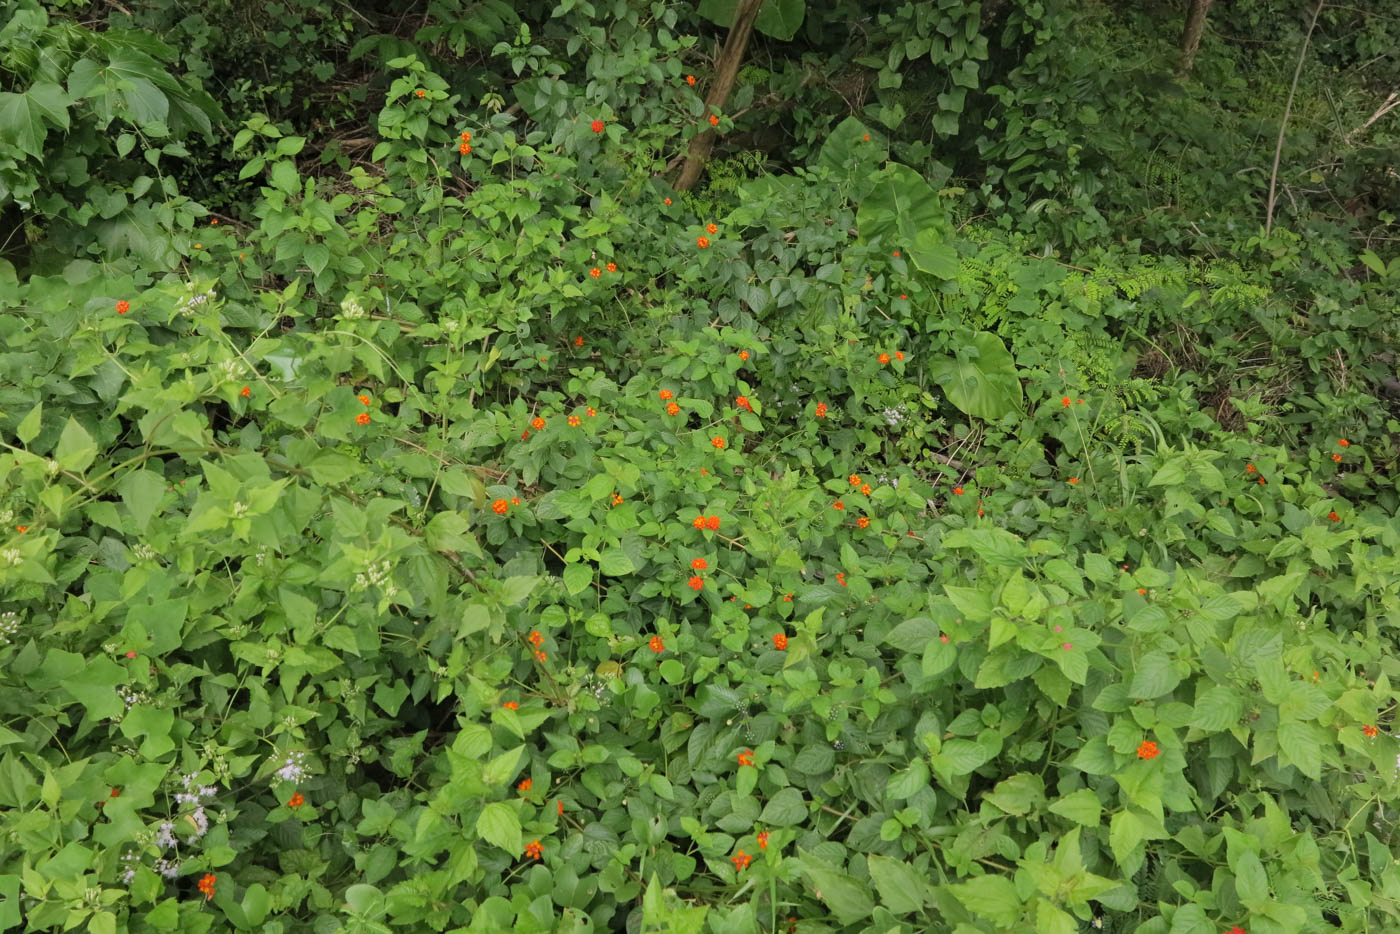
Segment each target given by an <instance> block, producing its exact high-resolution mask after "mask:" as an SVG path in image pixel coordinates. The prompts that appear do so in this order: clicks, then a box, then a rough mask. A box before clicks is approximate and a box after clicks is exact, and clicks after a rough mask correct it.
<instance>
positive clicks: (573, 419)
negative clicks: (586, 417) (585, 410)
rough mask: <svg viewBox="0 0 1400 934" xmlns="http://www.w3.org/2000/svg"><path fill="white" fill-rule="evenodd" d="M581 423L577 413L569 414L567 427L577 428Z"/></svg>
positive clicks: (581, 420)
mask: <svg viewBox="0 0 1400 934" xmlns="http://www.w3.org/2000/svg"><path fill="white" fill-rule="evenodd" d="M581 424H583V419H581V418H579V417H578V416H577V415H570V416H569V427H570V428H577V427H578V426H579V425H581Z"/></svg>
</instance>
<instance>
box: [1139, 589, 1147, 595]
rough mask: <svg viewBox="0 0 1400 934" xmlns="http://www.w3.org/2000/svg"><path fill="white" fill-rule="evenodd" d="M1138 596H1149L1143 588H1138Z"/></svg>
mask: <svg viewBox="0 0 1400 934" xmlns="http://www.w3.org/2000/svg"><path fill="white" fill-rule="evenodd" d="M1138 594H1139V596H1146V595H1147V591H1146V590H1144V589H1143V588H1141V587H1139V588H1138Z"/></svg>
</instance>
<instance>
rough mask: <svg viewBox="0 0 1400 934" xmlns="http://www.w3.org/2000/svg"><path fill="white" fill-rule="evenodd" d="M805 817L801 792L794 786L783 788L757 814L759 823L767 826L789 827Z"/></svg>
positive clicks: (804, 805)
mask: <svg viewBox="0 0 1400 934" xmlns="http://www.w3.org/2000/svg"><path fill="white" fill-rule="evenodd" d="M806 819H807V804H806V802H805V801H804V800H803V799H802V792H800V791H798V790H797V789H796V788H791V787H789V788H783V789H782V790H780V791H779V792H778V793H777V794H775V795H774V796H773V797H772V798H769V799H768V804H767V806H766V807H764V809H763V813H762V814H760V815H759V817H758V820H759V823H762V824H766V825H768V826H769V827H791V826H793V825H794V824H800V823H802V822H803V821H804V820H806Z"/></svg>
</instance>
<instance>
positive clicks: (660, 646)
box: [647, 636, 666, 655]
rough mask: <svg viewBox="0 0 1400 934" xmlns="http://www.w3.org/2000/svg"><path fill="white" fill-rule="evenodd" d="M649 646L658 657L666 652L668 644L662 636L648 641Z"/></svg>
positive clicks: (653, 637)
mask: <svg viewBox="0 0 1400 934" xmlns="http://www.w3.org/2000/svg"><path fill="white" fill-rule="evenodd" d="M647 645H648V646H650V647H651V650H652V651H653V652H655V653H657V654H658V655H659V654H661V653H662V652H664V651H666V643H665V641H664V640H663V639H662V638H661V637H660V636H652V637H651V638H650V639H648V640H647Z"/></svg>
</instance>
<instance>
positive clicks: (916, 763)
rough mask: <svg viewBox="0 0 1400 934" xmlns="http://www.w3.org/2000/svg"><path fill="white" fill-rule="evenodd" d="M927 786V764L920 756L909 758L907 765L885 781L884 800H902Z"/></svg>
mask: <svg viewBox="0 0 1400 934" xmlns="http://www.w3.org/2000/svg"><path fill="white" fill-rule="evenodd" d="M926 787H928V765H927V764H926V763H925V762H924V760H923V759H922V758H917V759H910V760H909V767H908V768H906V769H901V770H899V771H898V772H895V773H894V774H893V775H891V776H890V777H889V780H888V781H886V782H885V800H886V801H903V800H904V799H905V798H912V797H913V796H914V795H915V794H917V793H918V792H919V791H920V790H921V789H923V788H926Z"/></svg>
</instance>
